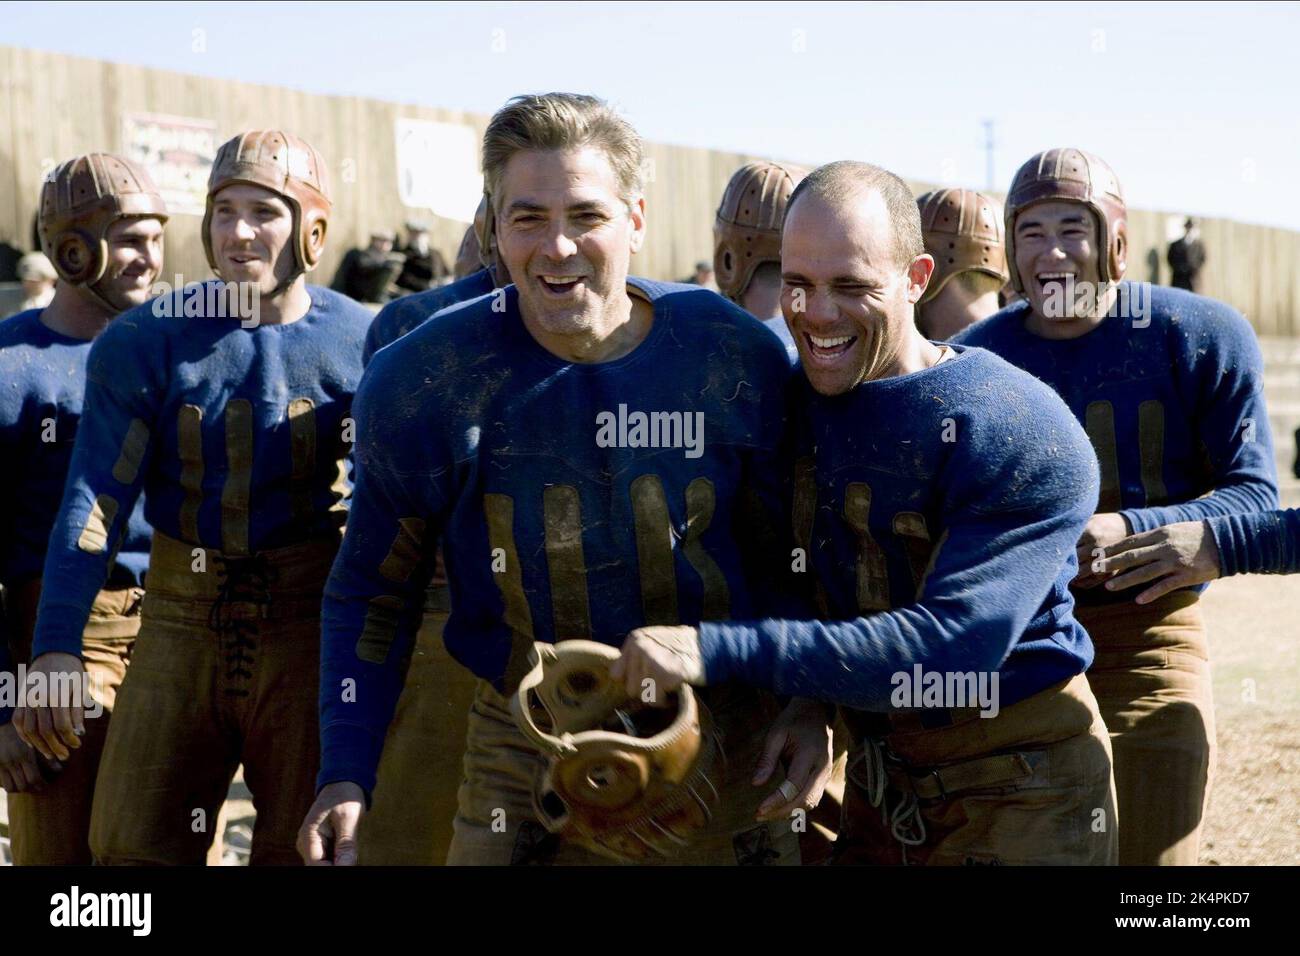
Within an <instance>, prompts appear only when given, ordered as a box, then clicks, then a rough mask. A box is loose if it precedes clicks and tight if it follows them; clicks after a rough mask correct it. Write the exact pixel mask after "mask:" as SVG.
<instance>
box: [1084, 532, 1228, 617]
mask: <svg viewBox="0 0 1300 956" xmlns="http://www.w3.org/2000/svg"><path fill="white" fill-rule="evenodd" d="M1105 564H1106V571H1107V573H1110V574H1114V575H1115V576H1114V577H1112V578H1111V579H1110V580H1109V581H1107V582H1106V588H1107V589H1108V590H1111V591H1120V590H1123V589H1124V588H1130V587H1134V586H1135V585H1138V584H1146V583H1147V582H1148V581H1155V582H1156V583H1155V584H1153V585H1152V586H1151V587H1149V588H1147V589H1146V590H1145V591H1143V592H1142V593H1141V594H1139V595H1138V596H1137V603H1138V604H1149V603H1151V602H1152V601H1154V600H1155V599H1156V598H1158V597H1163V596H1164V595H1166V594H1168V593H1169V592H1170V591H1175V590H1177V589H1178V588H1185V587H1189V586H1191V585H1193V584H1204V583H1205V582H1206V581H1213V580H1214V579H1215V578H1217V577H1218V576H1219V575H1220V574H1222V573H1223V569H1222V568H1221V567H1220V565H1219V549H1218V547H1217V546H1216V545H1215V543H1214V535H1212V534H1210V526H1209V525H1208V524H1207V523H1206V522H1204V521H1180V522H1179V523H1178V524H1171V525H1166V526H1165V527H1163V528H1156V529H1155V530H1154V531H1147V532H1144V533H1142V534H1135V535H1133V537H1131V538H1125V539H1123V540H1122V541H1119V542H1117V543H1115V544H1112V545H1110V546H1109V547H1108V548H1106V557H1105ZM1121 572H1122V573H1121Z"/></svg>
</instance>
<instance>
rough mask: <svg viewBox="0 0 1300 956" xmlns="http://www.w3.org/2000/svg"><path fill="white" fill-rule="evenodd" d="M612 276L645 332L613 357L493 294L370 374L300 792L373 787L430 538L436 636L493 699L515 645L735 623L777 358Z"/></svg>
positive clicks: (722, 308) (763, 335)
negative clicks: (548, 334) (444, 583)
mask: <svg viewBox="0 0 1300 956" xmlns="http://www.w3.org/2000/svg"><path fill="white" fill-rule="evenodd" d="M628 285H629V292H630V293H632V294H634V295H637V296H639V297H641V298H643V299H646V300H648V301H649V302H650V303H651V304H652V305H653V309H654V320H653V324H652V325H651V328H650V331H649V333H648V334H647V336H646V338H645V339H644V340H643V341H642V342H641V343H640V344H639V345H638V346H637V347H636V348H635V349H633V351H632V352H630V353H629V354H628V355H626V356H624V357H622V358H619V359H616V360H613V361H609V362H602V363H595V364H581V363H572V362H567V361H564V360H562V359H560V358H558V357H556V356H555V355H553V354H552V353H550V352H549V351H547V350H546V349H544V348H543V347H542V346H541V345H539V344H538V343H537V341H536V340H535V339H534V338H533V337H532V335H531V334H530V333H529V332H528V331H527V329H526V328H525V327H524V324H523V321H522V319H521V317H520V314H519V308H518V295H517V292H516V290H515V287H514V286H508V287H506V289H505V290H504V291H503V293H502V295H503V296H504V299H503V307H502V306H501V305H500V304H498V305H497V306H496V307H494V298H493V297H489V298H480V299H477V300H474V301H472V302H467V303H464V304H462V305H460V306H457V307H455V308H452V309H449V310H445V311H443V312H442V313H440V315H439V317H438V319H437V321H435V322H429V323H425V324H424V325H421V326H420V327H418V328H417V329H415V330H414V331H412V332H410V333H409V334H407V335H406V336H404V337H403V338H401V339H400V340H398V341H397V342H396V343H394V344H393V345H391V346H390V347H388V348H385V349H383V350H382V351H381V352H379V353H378V354H376V356H375V358H374V360H373V361H372V362H371V364H370V366H369V368H368V369H367V371H366V375H365V378H364V380H363V382H362V385H361V389H360V391H359V393H358V395H357V404H356V409H357V411H356V414H357V444H356V448H355V460H356V488H355V493H354V495H353V502H352V510H351V516H350V519H349V522H348V528H347V534H346V536H345V538H344V541H343V546H342V549H341V550H340V552H339V556H338V558H337V560H336V562H335V564H334V569H333V572H332V574H331V576H330V580H329V584H328V586H327V589H326V595H325V604H324V618H323V633H322V645H321V654H322V661H321V741H322V768H321V775H320V778H319V783H320V785H321V786H324V785H325V784H326V783H329V782H331V781H339V780H349V781H353V782H356V783H358V784H360V785H361V786H363V787H364V788H366V789H367V790H369V789H370V788H372V787H373V785H374V778H375V768H376V766H377V764H378V761H379V754H380V750H381V748H382V746H383V742H384V733H385V729H386V728H387V725H388V723H389V721H390V720H391V719H392V714H393V710H394V707H395V704H396V701H397V696H398V693H399V691H400V690H401V685H402V679H403V678H402V661H403V659H404V658H405V657H406V656H407V654H409V652H410V648H411V645H412V642H413V638H414V634H415V631H416V628H417V626H418V624H419V619H420V609H421V606H422V603H423V596H424V595H423V590H424V587H425V585H426V583H427V582H428V580H429V576H430V572H431V566H432V557H433V554H434V551H435V548H436V546H437V544H438V542H439V540H441V541H442V545H443V548H444V554H445V559H446V566H447V577H448V579H449V582H450V591H451V608H452V610H451V615H450V618H449V619H448V621H447V624H446V628H445V630H444V641H445V642H446V644H447V648H448V650H449V652H450V653H451V655H452V656H453V657H455V658H456V659H457V660H458V661H460V662H461V663H462V664H464V665H465V666H466V667H468V668H469V669H470V670H472V671H473V672H474V673H475V674H477V675H478V676H479V677H481V678H483V679H485V680H488V681H491V682H492V683H493V684H494V685H495V686H497V687H498V688H499V689H507V688H509V687H511V686H512V685H513V683H514V682H515V681H517V680H518V678H519V676H521V667H522V666H523V664H524V661H525V655H526V653H527V651H528V650H529V649H530V648H531V646H532V642H533V641H535V640H536V641H547V642H553V641H558V640H565V639H573V638H585V639H589V640H596V641H601V642H603V643H606V644H609V645H613V646H618V645H620V644H621V643H622V641H623V639H624V637H625V636H626V635H627V633H628V632H629V631H630V630H632V629H633V628H635V627H639V626H642V625H645V624H671V623H678V622H681V623H693V622H696V621H699V620H701V619H703V618H706V617H720V618H726V617H729V616H733V615H737V616H741V617H745V616H749V615H752V614H754V613H755V611H756V604H755V595H756V594H758V593H760V590H759V589H758V588H757V587H756V586H755V585H754V583H753V582H754V578H753V577H752V576H751V574H750V570H749V567H750V565H749V562H750V560H751V559H752V558H753V557H754V556H755V555H756V554H758V553H759V551H760V549H759V548H758V547H756V546H755V545H754V544H753V542H754V540H755V539H756V538H757V537H758V532H759V530H760V526H761V525H762V523H763V522H762V521H757V520H755V518H754V515H755V514H756V512H754V511H752V510H751V508H753V507H761V508H764V509H765V510H766V514H767V515H768V516H770V517H772V520H775V512H776V510H777V508H778V507H779V505H778V498H779V488H778V481H777V474H776V468H775V466H774V463H775V456H776V454H777V445H778V442H779V440H780V435H781V428H782V416H783V399H782V390H783V386H784V382H785V379H786V378H787V377H788V376H789V361H788V359H787V357H786V354H785V350H784V349H783V348H782V347H781V344H780V342H779V341H777V339H776V338H775V336H773V335H772V334H771V333H770V332H769V331H768V330H766V329H764V328H763V327H762V325H761V324H760V323H759V322H757V321H756V320H755V319H754V318H753V317H751V316H749V315H748V314H747V313H745V312H743V311H741V310H740V309H739V308H738V307H736V306H734V305H732V304H731V303H729V302H727V301H726V300H725V299H723V298H722V297H721V296H719V295H717V294H716V293H714V292H711V291H708V290H705V289H701V288H699V287H698V286H690V285H678V284H665V283H658V282H651V281H648V280H644V279H630V280H629V283H628ZM654 413H661V414H662V417H660V415H655V414H654ZM674 416H675V420H676V422H677V424H678V425H679V426H680V427H677V426H674V425H673V424H672V421H673V419H674ZM655 422H657V423H658V424H657V425H656V424H654V423H655ZM688 422H689V430H688ZM674 434H676V435H677V436H678V439H679V440H678V441H676V442H674V440H673V436H674ZM688 438H689V439H690V441H689V442H688V441H687V439H688ZM700 439H702V444H700V441H699V440H700ZM655 446H658V447H655ZM683 446H688V447H683ZM751 492H752V494H751ZM755 502H763V504H762V505H756V504H755ZM768 553H770V549H768ZM351 682H355V683H351ZM341 687H349V688H353V689H354V692H353V693H350V694H341V693H340V688H341Z"/></svg>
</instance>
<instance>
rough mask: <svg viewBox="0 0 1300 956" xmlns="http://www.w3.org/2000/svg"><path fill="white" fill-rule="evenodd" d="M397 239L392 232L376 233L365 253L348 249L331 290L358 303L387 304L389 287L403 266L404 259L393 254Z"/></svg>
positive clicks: (378, 231)
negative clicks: (394, 243)
mask: <svg viewBox="0 0 1300 956" xmlns="http://www.w3.org/2000/svg"><path fill="white" fill-rule="evenodd" d="M396 238H397V236H396V234H395V233H394V232H393V231H392V230H389V229H376V230H375V231H374V232H372V233H371V234H370V245H369V246H367V247H366V248H365V249H349V250H348V252H347V254H346V255H345V256H344V257H343V261H342V262H341V263H339V269H338V272H336V273H334V282H333V284H332V285H331V288H333V289H334V290H335V291H337V292H342V293H343V294H344V295H346V296H351V297H352V298H353V299H356V300H357V301H358V302H386V301H388V299H389V298H390V296H389V294H388V287H389V284H390V283H391V282H392V281H393V277H394V276H396V275H397V272H398V270H399V269H400V268H401V267H402V264H403V260H402V257H401V255H400V254H396V253H394V252H393V242H394V241H395V240H396Z"/></svg>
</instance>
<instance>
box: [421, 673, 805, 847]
mask: <svg viewBox="0 0 1300 956" xmlns="http://www.w3.org/2000/svg"><path fill="white" fill-rule="evenodd" d="M700 698H701V700H703V701H705V703H706V704H707V705H708V706H709V708H710V710H711V711H712V713H713V718H714V722H715V726H716V728H717V730H718V731H719V732H720V734H721V744H722V750H723V752H724V753H725V754H726V765H725V769H724V770H723V772H722V774H721V780H720V781H714V782H715V784H717V790H718V795H719V804H718V807H717V809H716V810H715V813H714V817H713V820H712V823H711V824H710V826H709V827H707V828H706V829H704V830H702V831H701V832H700V833H699V834H697V836H696V838H695V839H694V840H693V842H692V843H691V844H690V846H688V847H686V848H685V849H683V851H682V852H681V854H679V855H676V856H674V857H673V858H671V859H670V860H668V861H666V862H667V863H669V864H672V865H683V864H704V865H715V866H737V865H740V866H774V865H775V866H797V865H799V834H798V833H797V832H796V831H795V829H794V827H793V826H792V822H791V821H790V820H782V821H774V822H770V823H758V822H757V821H755V819H754V815H755V814H756V813H757V811H758V806H759V804H760V803H762V802H763V800H764V799H766V798H767V797H768V795H769V794H771V793H772V791H773V790H774V789H775V783H774V782H773V781H769V782H768V783H767V784H765V785H764V786H762V787H755V786H753V785H752V784H751V783H750V780H751V779H752V778H753V774H754V768H755V766H756V765H757V763H758V758H759V756H760V754H761V753H762V750H763V741H764V739H765V737H766V733H767V728H768V727H769V726H770V725H771V723H772V721H773V720H774V719H775V717H776V714H777V708H776V706H775V701H773V700H770V698H768V697H767V695H762V694H760V693H759V692H758V691H755V690H752V689H750V688H742V687H720V688H719V687H711V688H705V689H704V690H703V691H701V692H700ZM544 766H545V761H544V759H543V758H542V756H541V754H540V753H539V752H538V751H537V750H536V749H535V748H534V747H533V745H532V744H531V743H530V742H529V741H528V740H527V738H525V737H524V735H523V732H522V731H521V730H520V729H519V728H518V726H517V725H516V724H515V721H514V718H513V717H512V716H511V714H510V704H509V701H508V700H507V699H506V698H505V697H502V696H501V695H500V694H499V693H497V692H496V691H495V690H494V689H493V688H492V687H491V686H490V685H489V684H487V683H484V682H479V684H478V689H477V691H476V693H475V698H474V706H473V708H472V709H471V710H470V715H469V736H468V739H467V741H466V748H465V773H464V783H463V784H462V785H461V788H460V795H459V812H458V813H457V815H456V819H455V824H454V836H453V837H452V842H451V852H450V853H449V854H448V857H447V863H448V864H449V865H452V866H457V865H497V866H503V865H554V866H580V865H597V866H610V865H613V864H614V863H615V861H612V860H610V859H609V858H606V857H604V856H600V855H598V854H596V853H594V852H591V851H589V850H586V849H584V848H582V847H579V846H576V845H574V844H573V843H571V842H569V841H567V840H564V839H563V838H561V837H559V836H556V835H553V834H551V833H549V832H547V830H546V829H545V827H544V826H543V825H542V823H541V822H540V821H539V819H538V817H537V814H536V812H535V811H534V809H533V792H534V788H535V786H536V783H537V780H538V776H539V774H540V773H541V771H542V770H543V768H544ZM774 776H775V775H774ZM776 782H778V783H779V780H777V781H776Z"/></svg>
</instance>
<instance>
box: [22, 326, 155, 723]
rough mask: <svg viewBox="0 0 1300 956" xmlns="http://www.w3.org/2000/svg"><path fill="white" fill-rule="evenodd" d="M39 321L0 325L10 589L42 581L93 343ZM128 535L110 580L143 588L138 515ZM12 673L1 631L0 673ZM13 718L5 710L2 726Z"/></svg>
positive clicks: (145, 535)
mask: <svg viewBox="0 0 1300 956" xmlns="http://www.w3.org/2000/svg"><path fill="white" fill-rule="evenodd" d="M40 316H41V310H40V309H33V310H31V311H28V312H20V313H19V314H18V315H15V316H11V317H10V318H8V319H6V320H5V321H3V322H0V459H2V460H3V461H4V462H5V465H4V467H3V468H0V501H3V502H5V503H6V505H5V507H4V508H3V509H0V585H4V586H5V587H7V588H13V587H16V586H17V585H18V584H19V583H21V582H24V581H30V580H32V579H33V578H39V577H40V576H41V570H42V568H43V566H44V564H45V552H46V548H47V547H48V543H49V540H50V529H51V528H52V527H54V520H55V516H56V515H57V514H58V511H59V501H60V499H61V498H62V496H63V483H64V480H65V479H66V478H67V475H68V466H69V464H70V462H71V460H72V447H73V440H74V439H75V438H76V435H77V425H78V423H79V422H80V420H81V410H82V403H83V400H84V396H85V391H86V359H87V357H88V356H89V355H90V347H91V340H89V339H76V338H71V337H70V336H66V335H62V334H60V333H58V332H56V331H54V330H53V329H51V328H50V327H49V326H47V325H45V324H44V323H42V322H41V319H40ZM125 531H126V536H125V537H124V538H123V539H122V542H121V545H120V547H119V548H118V550H117V560H116V562H113V563H112V570H111V571H110V573H109V578H108V583H109V584H110V585H112V586H114V587H131V586H138V585H140V583H141V582H142V581H143V579H144V572H145V570H146V569H147V568H148V566H149V526H148V525H147V524H146V523H145V520H144V514H143V511H142V509H141V508H140V507H136V508H134V509H133V510H132V511H131V518H130V521H129V522H128V523H127V524H126V527H125ZM12 669H13V661H12V660H11V658H10V655H9V648H8V641H7V640H6V635H5V634H4V633H3V630H2V629H0V671H4V672H11V671H12ZM10 716H11V711H10V709H9V708H5V707H3V706H0V723H7V722H8V721H9V718H10Z"/></svg>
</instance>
